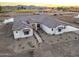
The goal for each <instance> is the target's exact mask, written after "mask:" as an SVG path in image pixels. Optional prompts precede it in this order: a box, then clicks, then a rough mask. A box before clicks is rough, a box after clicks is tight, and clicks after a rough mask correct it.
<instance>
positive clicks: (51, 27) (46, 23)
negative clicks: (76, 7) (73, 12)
mask: <svg viewBox="0 0 79 59" xmlns="http://www.w3.org/2000/svg"><path fill="white" fill-rule="evenodd" d="M30 18H31V21H32V22H33V23H35V26H37V27H36V30H38V28H39V27H40V28H41V29H42V30H43V31H45V32H46V33H47V34H49V35H53V34H61V33H64V32H70V31H76V30H79V29H77V28H75V27H72V26H70V24H67V23H65V22H63V21H60V20H59V19H57V18H56V17H54V16H49V15H46V14H44V15H43V14H42V15H34V16H30Z"/></svg>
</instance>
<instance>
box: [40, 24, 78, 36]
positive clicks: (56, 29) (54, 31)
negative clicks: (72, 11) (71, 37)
mask: <svg viewBox="0 0 79 59" xmlns="http://www.w3.org/2000/svg"><path fill="white" fill-rule="evenodd" d="M58 27H60V26H58ZM58 27H57V28H53V31H52V28H49V27H47V26H45V25H43V24H41V28H42V30H44V31H45V32H46V33H47V34H50V35H52V34H56V35H57V34H62V33H64V32H72V31H77V30H79V29H78V28H75V27H72V26H66V28H65V29H62V30H61V32H58Z"/></svg>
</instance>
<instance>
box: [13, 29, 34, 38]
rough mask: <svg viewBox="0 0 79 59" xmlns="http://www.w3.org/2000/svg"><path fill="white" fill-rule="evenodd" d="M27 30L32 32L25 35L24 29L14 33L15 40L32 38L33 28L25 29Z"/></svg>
mask: <svg viewBox="0 0 79 59" xmlns="http://www.w3.org/2000/svg"><path fill="white" fill-rule="evenodd" d="M25 29H30V32H29V34H28V35H24V32H23V29H22V30H18V31H17V32H16V31H13V34H14V38H15V39H18V38H25V37H30V36H32V35H33V30H32V29H31V28H25Z"/></svg>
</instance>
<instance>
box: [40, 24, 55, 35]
mask: <svg viewBox="0 0 79 59" xmlns="http://www.w3.org/2000/svg"><path fill="white" fill-rule="evenodd" d="M40 27H41V28H42V30H43V31H45V32H46V33H47V34H50V35H52V34H54V33H55V31H54V30H55V29H53V31H52V28H49V27H47V26H45V25H43V24H41V25H40Z"/></svg>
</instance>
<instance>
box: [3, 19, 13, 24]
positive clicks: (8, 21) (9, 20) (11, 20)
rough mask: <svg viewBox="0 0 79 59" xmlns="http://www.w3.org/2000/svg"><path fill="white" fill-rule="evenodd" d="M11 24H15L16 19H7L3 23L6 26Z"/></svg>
mask: <svg viewBox="0 0 79 59" xmlns="http://www.w3.org/2000/svg"><path fill="white" fill-rule="evenodd" d="M10 22H12V23H13V22H14V18H10V19H5V20H4V21H3V23H4V24H7V23H10Z"/></svg>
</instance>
